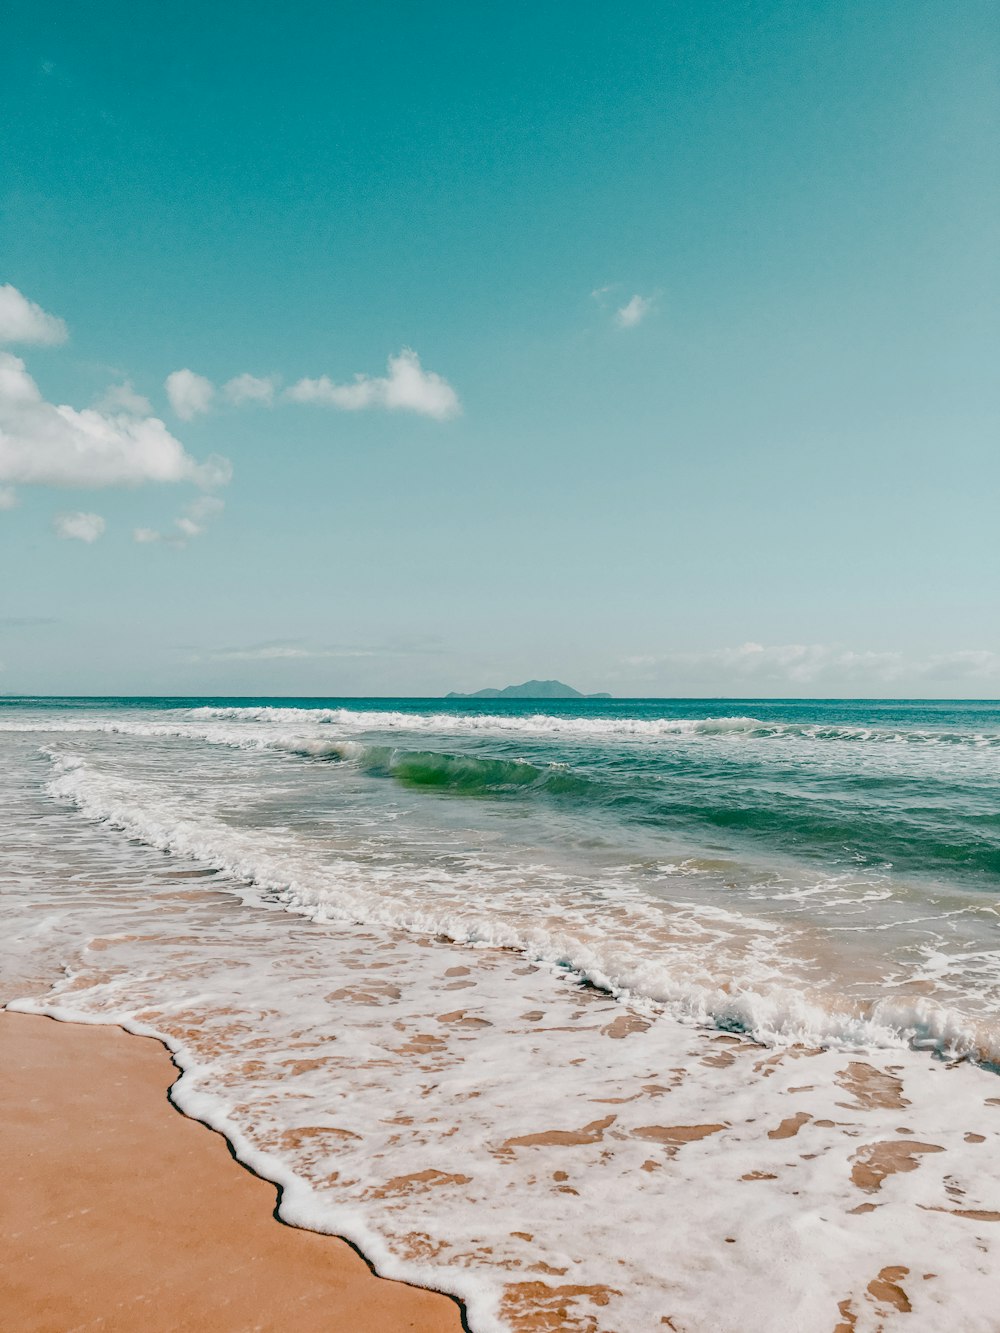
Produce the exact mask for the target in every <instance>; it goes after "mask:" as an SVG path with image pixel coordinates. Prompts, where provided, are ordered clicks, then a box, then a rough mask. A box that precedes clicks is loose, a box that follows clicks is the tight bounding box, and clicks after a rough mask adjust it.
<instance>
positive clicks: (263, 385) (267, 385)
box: [222, 375, 276, 407]
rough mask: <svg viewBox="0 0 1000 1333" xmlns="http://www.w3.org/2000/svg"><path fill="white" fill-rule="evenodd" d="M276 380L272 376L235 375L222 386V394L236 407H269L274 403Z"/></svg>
mask: <svg viewBox="0 0 1000 1333" xmlns="http://www.w3.org/2000/svg"><path fill="white" fill-rule="evenodd" d="M275 387H276V380H275V378H274V376H273V375H268V376H265V377H264V378H258V376H256V375H236V376H235V377H234V378H233V379H231V380H230V381H229V382H228V383H227V384H224V385H223V386H222V392H223V393H224V394H225V395H226V397H227V398H228V399H229V401H230V402H231V403H235V404H236V405H237V407H238V406H239V405H240V404H241V403H262V404H264V405H265V406H266V407H270V406H271V404H272V403H273V402H274V390H275Z"/></svg>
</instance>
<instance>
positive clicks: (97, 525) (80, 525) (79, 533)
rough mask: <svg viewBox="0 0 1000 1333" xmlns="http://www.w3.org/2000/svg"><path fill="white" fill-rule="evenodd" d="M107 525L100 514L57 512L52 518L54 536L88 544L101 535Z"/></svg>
mask: <svg viewBox="0 0 1000 1333" xmlns="http://www.w3.org/2000/svg"><path fill="white" fill-rule="evenodd" d="M106 526H107V525H106V524H105V522H104V519H103V518H101V516H100V514H84V513H79V512H78V513H75V514H58V515H57V516H56V517H55V519H53V527H54V528H55V530H56V536H58V537H65V538H66V539H67V540H69V541H77V542H86V543H87V544H88V546H89V545H90V543H91V542H96V541H97V539H98V537H100V536H102V535H103V533H104V529H105V527H106Z"/></svg>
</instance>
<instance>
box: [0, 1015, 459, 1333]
mask: <svg viewBox="0 0 1000 1333" xmlns="http://www.w3.org/2000/svg"><path fill="white" fill-rule="evenodd" d="M0 1068H2V1069H3V1079H4V1089H5V1097H4V1103H5V1105H4V1116H3V1118H2V1120H0V1144H2V1145H3V1155H4V1157H5V1158H6V1160H7V1162H8V1163H9V1166H8V1169H7V1179H6V1182H5V1183H6V1189H5V1190H4V1192H3V1200H2V1201H0V1247H2V1252H3V1260H2V1263H0V1304H2V1305H3V1307H4V1309H5V1310H6V1311H7V1317H8V1318H9V1319H10V1320H11V1321H12V1322H11V1327H17V1328H18V1330H19V1331H20V1333H51V1330H52V1329H54V1328H61V1329H70V1328H73V1329H76V1328H95V1329H119V1330H126V1329H135V1328H139V1327H141V1328H142V1329H143V1330H150V1331H152V1333H156V1330H163V1331H164V1333H166V1330H168V1329H171V1330H177V1329H179V1328H196V1327H211V1328H212V1329H213V1330H217V1333H245V1330H248V1329H259V1330H280V1329H285V1328H292V1327H294V1328H295V1329H296V1331H297V1333H321V1331H323V1333H329V1331H333V1330H340V1329H348V1328H349V1329H351V1330H352V1333H354V1330H357V1333H384V1330H386V1329H390V1328H391V1329H393V1330H397V1329H398V1330H400V1331H402V1330H407V1331H408V1333H461V1330H462V1329H463V1328H465V1327H467V1325H466V1324H465V1320H464V1317H463V1312H462V1309H461V1306H460V1304H459V1303H458V1302H457V1301H456V1300H454V1299H453V1298H452V1297H450V1296H447V1295H445V1294H443V1293H440V1292H435V1291H430V1290H426V1289H424V1288H420V1287H416V1286H411V1285H409V1284H407V1283H404V1282H399V1281H395V1280H392V1279H388V1278H382V1277H379V1276H377V1275H376V1273H375V1271H374V1269H373V1267H372V1265H371V1264H370V1262H369V1261H368V1259H367V1258H366V1257H365V1256H364V1255H363V1254H362V1253H361V1251H360V1250H358V1249H357V1247H356V1246H354V1245H353V1244H352V1243H351V1242H349V1241H347V1240H344V1239H342V1238H340V1237H336V1236H329V1235H323V1234H321V1233H319V1232H314V1231H308V1230H305V1229H303V1228H299V1227H296V1226H293V1225H290V1224H288V1223H286V1222H284V1221H283V1220H281V1219H280V1218H278V1216H277V1198H278V1197H279V1196H280V1188H279V1187H277V1186H275V1185H274V1184H273V1183H272V1182H270V1181H267V1180H265V1179H264V1178H263V1177H261V1176H258V1175H256V1173H255V1172H254V1171H253V1170H252V1169H251V1168H249V1167H247V1166H246V1165H245V1164H244V1163H242V1162H240V1161H239V1159H238V1158H237V1157H236V1156H235V1153H234V1151H233V1149H232V1147H231V1145H230V1144H229V1142H228V1140H227V1139H226V1138H225V1136H224V1135H222V1134H220V1133H218V1132H216V1131H214V1130H212V1129H211V1127H210V1126H207V1125H205V1124H204V1123H203V1122H201V1121H198V1120H196V1119H194V1118H193V1117H190V1116H187V1115H185V1114H184V1113H183V1112H182V1111H181V1110H180V1109H179V1108H178V1107H177V1106H175V1105H174V1104H173V1102H172V1101H171V1099H170V1098H169V1095H168V1093H169V1089H170V1087H171V1086H172V1085H173V1084H174V1082H175V1081H176V1080H177V1078H178V1077H179V1076H180V1072H179V1070H178V1067H177V1065H176V1064H175V1063H174V1061H173V1059H172V1057H171V1055H170V1052H169V1050H168V1049H167V1048H166V1047H165V1046H164V1044H163V1043H162V1042H160V1041H159V1040H157V1039H156V1038H154V1037H142V1036H137V1035H135V1034H132V1033H129V1032H127V1031H125V1029H123V1028H121V1027H118V1026H111V1025H103V1024H101V1025H97V1024H87V1023H79V1024H78V1023H71V1022H63V1021H59V1020H55V1019H52V1018H49V1017H46V1016H41V1015H32V1014H22V1013H16V1012H11V1011H8V1010H0Z"/></svg>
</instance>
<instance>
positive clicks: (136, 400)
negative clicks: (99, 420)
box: [94, 380, 153, 417]
mask: <svg viewBox="0 0 1000 1333" xmlns="http://www.w3.org/2000/svg"><path fill="white" fill-rule="evenodd" d="M94 406H95V407H96V408H97V409H98V410H99V411H101V412H127V413H128V414H129V415H130V416H133V417H151V416H152V415H153V404H152V403H151V402H150V401H149V399H148V398H145V397H144V396H143V395H142V394H141V393H136V391H135V389H133V387H132V381H131V380H124V381H123V382H122V383H121V384H112V385H111V386H110V388H108V389H106V390H105V392H104V393H103V394H102V395H101V396H100V398H98V400H97V402H96V403H95V404H94Z"/></svg>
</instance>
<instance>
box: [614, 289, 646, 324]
mask: <svg viewBox="0 0 1000 1333" xmlns="http://www.w3.org/2000/svg"><path fill="white" fill-rule="evenodd" d="M652 308H653V298H652V297H651V296H640V295H639V294H638V292H637V293H636V294H635V296H633V297H632V298H631V299H630V300H629V301H626V302H625V304H624V305H623V306H621V307H620V308H619V309H618V310H616V311H615V323H616V324H617V325H618V327H619V328H620V329H634V328H635V326H636V325H637V324H641V323H642V321H643V320H644V319H645V318H646V316H647V315H648V314H649V312H650V311H651V310H652Z"/></svg>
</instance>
